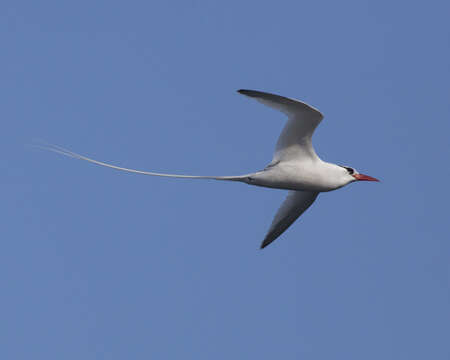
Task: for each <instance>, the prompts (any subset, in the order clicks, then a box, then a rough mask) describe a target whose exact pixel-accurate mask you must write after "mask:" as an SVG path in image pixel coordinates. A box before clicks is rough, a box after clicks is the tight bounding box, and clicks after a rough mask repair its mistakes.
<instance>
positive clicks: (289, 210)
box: [261, 191, 319, 249]
mask: <svg viewBox="0 0 450 360" xmlns="http://www.w3.org/2000/svg"><path fill="white" fill-rule="evenodd" d="M317 195H319V193H318V192H313V191H289V193H288V196H287V198H286V200H284V202H283V203H282V204H281V207H280V208H279V209H278V211H277V213H276V215H275V217H274V219H273V221H272V225H271V226H270V229H269V231H268V232H267V235H266V237H265V238H264V241H263V242H262V244H261V249H263V248H265V247H266V246H267V245H269V244H270V243H271V242H272V241H274V240H275V239H276V238H277V237H279V236H280V235H281V234H282V233H283V232H284V231H285V230H286V229H287V228H288V227H289V226H291V225H292V223H293V222H294V221H295V220H297V218H298V217H299V216H300V215H301V214H303V213H304V212H305V211H306V209H308V208H309V207H310V206H311V204H312V203H313V202H314V200H316V198H317Z"/></svg>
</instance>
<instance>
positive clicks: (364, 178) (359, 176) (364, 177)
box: [352, 174, 380, 181]
mask: <svg viewBox="0 0 450 360" xmlns="http://www.w3.org/2000/svg"><path fill="white" fill-rule="evenodd" d="M352 176H353V177H354V178H355V179H356V180H358V181H380V180H378V179H375V178H374V177H372V176H369V175H364V174H355V175H352Z"/></svg>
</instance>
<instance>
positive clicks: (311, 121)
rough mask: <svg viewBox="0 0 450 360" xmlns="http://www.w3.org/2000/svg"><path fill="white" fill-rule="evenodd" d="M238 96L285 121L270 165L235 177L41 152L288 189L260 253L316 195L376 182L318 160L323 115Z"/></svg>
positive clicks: (286, 101)
mask: <svg viewBox="0 0 450 360" xmlns="http://www.w3.org/2000/svg"><path fill="white" fill-rule="evenodd" d="M238 93H240V94H242V95H246V96H248V97H251V98H254V99H255V100H257V101H259V102H261V103H262V104H264V105H267V106H269V107H271V108H273V109H276V110H279V111H281V112H282V113H284V114H285V115H287V117H288V121H287V123H286V125H285V127H284V129H283V131H282V132H281V135H280V137H279V138H278V142H277V144H276V147H275V153H274V155H273V158H272V161H271V162H270V164H269V165H267V166H266V167H265V168H264V169H263V170H261V171H257V172H255V173H251V174H246V175H240V176H194V175H175V174H163V173H156V172H149V171H141V170H134V169H127V168H123V167H119V166H115V165H111V164H107V163H104V162H101V161H98V160H94V159H91V158H88V157H86V156H83V155H80V154H77V153H74V152H72V151H69V150H66V149H64V148H61V147H59V146H55V145H47V146H43V147H44V148H45V149H47V150H50V151H54V152H57V153H60V154H63V155H66V156H70V157H73V158H77V159H80V160H85V161H89V162H91V163H94V164H97V165H101V166H106V167H109V168H113V169H116V170H121V171H127V172H132V173H137V174H144V175H151V176H164V177H172V178H185V179H211V180H223V181H238V182H243V183H246V184H249V185H256V186H263V187H268V188H275V189H284V190H289V192H288V195H287V198H286V199H285V200H284V202H283V203H282V204H281V207H280V208H279V209H278V212H277V213H276V214H275V217H274V219H273V221H272V224H271V226H270V228H269V231H268V232H267V234H266V236H265V238H264V240H263V242H262V244H261V249H262V248H265V247H266V246H267V245H269V244H270V243H271V242H272V241H274V240H275V239H276V238H278V237H279V236H280V235H281V234H282V233H283V232H284V231H285V230H286V229H287V228H288V227H289V226H290V225H291V224H292V223H293V222H294V221H295V220H296V219H297V218H298V217H299V216H300V215H301V214H303V213H304V212H305V211H306V209H308V208H309V207H310V206H311V204H312V203H313V202H314V200H316V198H317V195H319V193H321V192H327V191H332V190H336V189H339V188H341V187H343V186H345V185H347V184H350V183H352V182H354V181H379V180H377V179H375V178H373V177H371V176H368V175H363V174H360V173H359V172H358V171H356V170H355V169H354V168H351V167H349V166H342V165H335V164H332V163H328V162H325V161H323V160H322V159H320V158H319V157H318V156H317V154H316V152H315V151H314V148H313V146H312V142H311V137H312V135H313V133H314V130H315V129H316V127H317V125H319V123H320V122H321V121H322V119H323V115H322V114H321V113H320V111H318V110H317V109H315V108H313V107H312V106H309V105H308V104H305V103H304V102H302V101H299V100H295V99H290V98H287V97H283V96H279V95H275V94H270V93H266V92H262V91H255V90H238Z"/></svg>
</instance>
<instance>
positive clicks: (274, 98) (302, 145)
mask: <svg viewBox="0 0 450 360" xmlns="http://www.w3.org/2000/svg"><path fill="white" fill-rule="evenodd" d="M238 92H239V93H240V94H243V95H246V96H249V97H252V98H255V99H256V100H258V101H259V102H261V103H263V104H264V105H267V106H270V107H271V108H273V109H276V110H279V111H281V112H283V113H285V114H286V115H287V116H288V122H287V124H286V126H285V127H284V129H283V131H282V132H281V135H280V137H279V138H278V142H277V145H276V148H275V154H274V156H273V160H272V163H275V162H280V161H289V160H301V159H317V158H318V157H317V154H316V152H315V151H314V148H313V146H312V142H311V137H312V134H313V133H314V130H315V129H316V127H317V125H319V123H320V122H321V121H322V119H323V115H322V114H321V113H320V111H319V110H317V109H314V108H313V107H312V106H309V105H308V104H305V103H304V102H301V101H298V100H295V99H289V98H286V97H283V96H279V95H274V94H269V93H265V92H261V91H254V90H238Z"/></svg>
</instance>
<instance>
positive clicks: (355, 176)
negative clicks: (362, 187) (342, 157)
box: [340, 165, 380, 183]
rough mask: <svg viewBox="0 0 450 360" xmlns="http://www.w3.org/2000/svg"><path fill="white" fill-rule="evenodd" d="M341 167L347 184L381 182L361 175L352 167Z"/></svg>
mask: <svg viewBox="0 0 450 360" xmlns="http://www.w3.org/2000/svg"><path fill="white" fill-rule="evenodd" d="M340 167H341V168H342V169H343V170H344V171H343V176H345V179H346V180H347V183H351V182H354V181H380V180H378V179H375V178H374V177H372V176H369V175H364V174H360V173H359V172H358V171H356V170H355V169H354V168H352V167H349V166H342V165H340Z"/></svg>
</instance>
